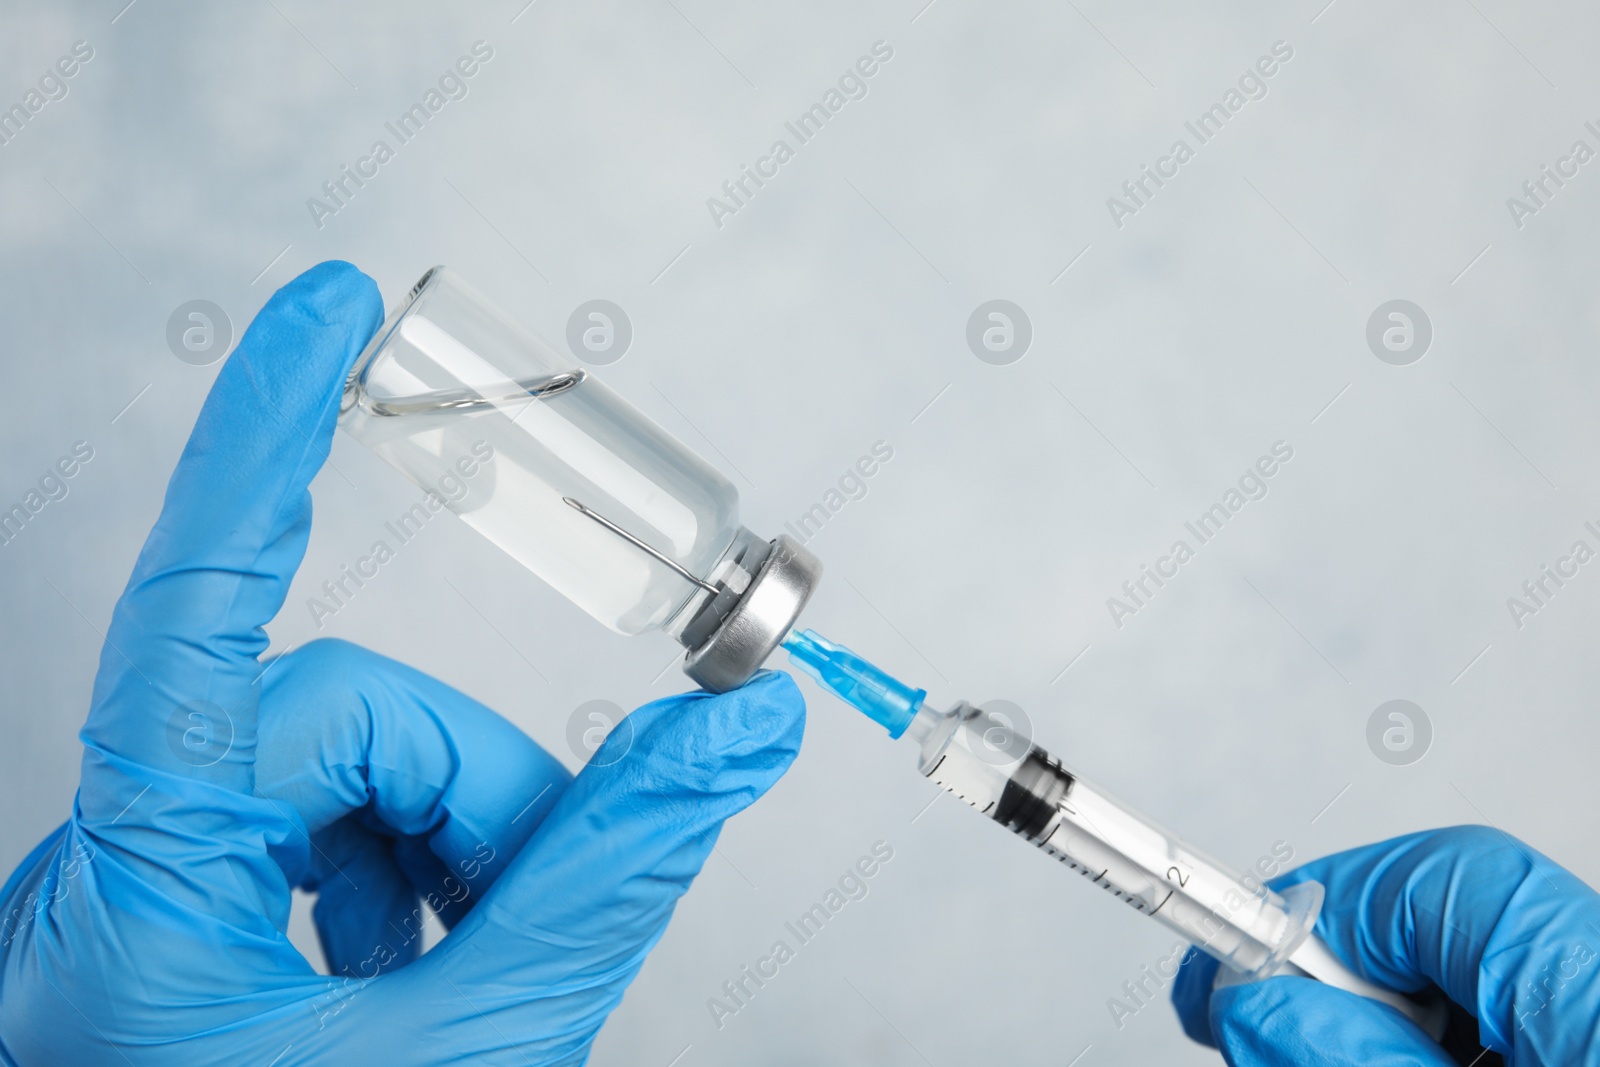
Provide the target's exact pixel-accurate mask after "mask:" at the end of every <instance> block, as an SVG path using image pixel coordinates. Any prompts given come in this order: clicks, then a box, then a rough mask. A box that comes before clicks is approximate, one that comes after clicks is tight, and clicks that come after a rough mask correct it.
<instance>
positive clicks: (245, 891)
mask: <svg viewBox="0 0 1600 1067" xmlns="http://www.w3.org/2000/svg"><path fill="white" fill-rule="evenodd" d="M381 318H382V306H381V303H380V301H379V298H378V293H377V289H376V287H375V286H374V285H373V283H372V282H371V280H370V279H368V278H367V277H366V276H365V275H363V274H361V273H360V272H359V271H357V270H356V269H355V268H354V267H351V266H349V265H348V264H342V263H325V264H322V265H321V266H319V267H316V268H314V269H312V270H310V271H308V272H307V273H305V274H304V275H302V276H300V277H299V278H297V279H296V280H295V281H293V282H291V283H290V284H289V285H287V286H285V287H284V288H283V289H282V290H280V291H279V292H278V293H277V294H276V295H275V296H273V298H272V299H271V300H270V301H269V302H268V304H267V306H266V307H265V308H264V309H263V310H262V312H261V314H260V315H259V316H257V318H256V320H255V322H254V323H252V324H251V326H250V328H249V330H248V331H247V332H246V333H245V335H244V338H243V340H242V341H241V342H240V344H239V348H238V351H237V352H235V353H234V354H233V355H232V356H231V357H230V358H229V360H228V362H227V364H226V365H225V366H224V367H223V368H222V371H221V373H220V374H219V375H218V377H217V381H216V384H215V386H214V387H213V388H212V390H211V395H210V396H209V397H208V398H207V400H206V403H205V406H204V408H203V410H202V411H201V413H200V418H199V421H198V422H197V424H196V425H195V429H194V433H193V435H192V436H191V437H190V440H189V444H188V447H187V448H186V449H185V450H184V453H183V457H182V459H181V460H180V462H179V464H178V468H177V471H176V472H175V473H174V474H173V477H172V481H171V483H170V485H169V487H168V489H167V497H166V503H165V506H164V507H163V509H162V513H161V517H160V519H159V521H158V522H157V523H156V526H155V529H154V530H153V531H152V532H151V534H150V537H149V540H148V541H147V542H146V543H145V547H144V550H143V552H142V553H141V554H140V556H139V560H138V563H137V565H136V566H135V568H134V572H133V576H132V578H131V579H130V580H129V582H128V586H127V589H126V590H125V591H124V592H123V595H122V598H121V600H120V601H119V602H118V603H117V606H116V609H115V611H114V612H113V614H112V619H111V625H110V629H109V631H108V633H107V640H106V642H105V646H104V648H103V649H102V651H101V657H100V668H99V673H98V674H97V676H96V678H95V685H94V693H93V698H92V704H91V707H90V710H89V717H88V722H87V724H86V725H85V726H84V728H83V731H82V735H81V736H82V739H83V743H84V757H83V769H82V781H81V784H80V787H79V790H78V797H77V801H76V803H75V805H74V808H73V812H72V816H71V818H69V819H68V820H67V822H66V824H65V825H63V826H62V827H61V828H60V829H58V830H57V831H56V832H55V833H53V834H52V835H51V836H50V837H49V838H47V839H46V840H45V841H44V842H43V843H42V844H40V845H39V847H38V848H36V849H35V850H34V851H33V853H32V854H31V855H30V856H29V857H28V858H27V859H26V860H25V861H24V862H23V864H22V865H21V867H19V868H18V870H17V872H16V873H15V874H13V875H12V877H11V880H10V881H9V882H8V883H7V884H6V886H5V888H4V889H3V890H0V1063H5V1064H8V1065H10V1064H15V1065H19V1067H32V1065H35V1064H63V1063H70V1064H73V1065H75V1067H84V1065H97V1064H117V1065H127V1064H134V1065H142V1064H163V1065H173V1064H177V1065H184V1064H208V1065H209V1064H220V1063H241V1064H242V1063H253V1064H258V1065H261V1067H266V1065H268V1064H272V1065H273V1067H291V1065H294V1064H320V1063H338V1064H341V1065H343V1064H350V1063H383V1064H402V1065H403V1064H443V1063H457V1062H464V1061H470V1062H473V1063H485V1064H516V1065H520V1067H527V1065H546V1064H558V1063H563V1064H564V1063H577V1062H581V1061H582V1060H583V1059H584V1058H585V1057H586V1056H587V1054H588V1050H589V1046H590V1044H591V1043H592V1042H593V1040H594V1037H595V1034H596V1032H597V1031H598V1029H599V1027H600V1025H601V1024H602V1023H603V1022H604V1021H605V1019H606V1017H607V1015H608V1014H609V1013H610V1012H611V1011H612V1009H614V1008H615V1007H616V1006H617V1004H618V1003H619V1002H620V1001H621V999H622V994H623V991H624V989H625V988H626V987H627V985H628V983H629V982H630V981H631V980H632V979H633V977H634V975H635V974H636V973H637V972H638V970H639V967H640V965H641V964H642V963H643V961H644V957H645V955H646V954H647V953H648V952H649V951H650V949H651V948H652V947H653V946H654V945H655V943H656V941H657V940H658V939H659V938H660V937H661V935H662V932H663V931H664V930H665V928H666V924H667V921H668V919H669V918H670V917H671V914H672V909H673V905H674V903H675V901H676V900H677V898H678V897H679V896H680V895H682V893H683V892H684V890H685V889H686V888H687V887H688V885H689V883H690V882H691V881H692V880H693V878H694V877H695V875H696V874H697V873H698V872H699V870H700V867H701V864H702V863H703V862H704V860H705V858H706V857H707V855H708V854H709V853H710V850H711V847H712V845H713V844H714V842H715V840H716V836H717V832H718V830H719V829H720V827H721V825H722V822H723V820H725V819H727V818H728V817H729V816H731V815H733V814H735V813H736V812H738V811H740V810H742V809H743V808H745V807H746V806H748V805H749V804H750V803H751V802H752V801H754V800H755V799H756V798H757V797H759V796H760V795H761V794H762V793H763V792H765V791H766V790H767V788H768V787H770V786H771V785H772V783H773V782H774V781H776V780H777V778H778V777H779V776H780V775H781V774H782V773H783V772H784V770H785V769H787V767H788V766H789V764H790V762H791V761H792V760H793V759H794V756H795V754H796V752H797V751H798V748H799V744H800V735H801V731H802V728H803V722H804V706H803V704H802V701H801V699H800V695H799V692H798V690H796V689H795V687H794V685H793V683H792V682H790V681H789V679H788V678H787V676H785V675H782V674H764V675H761V676H759V677H757V678H756V679H755V680H754V681H752V682H751V683H749V684H748V685H746V686H745V687H744V688H742V689H740V690H737V691H735V692H732V693H727V694H724V695H721V696H712V695H709V694H705V693H692V694H687V695H684V696H678V697H671V698H668V699H666V700H661V701H657V702H655V703H653V704H649V705H647V706H645V707H643V708H641V709H639V710H638V711H636V712H634V713H633V715H632V716H631V718H630V722H631V723H632V726H633V729H632V731H631V733H632V747H631V750H629V751H628V752H627V754H626V755H625V756H623V757H622V758H615V759H614V757H616V756H617V755H618V753H617V752H616V751H614V750H612V749H611V748H610V747H609V746H613V745H620V744H623V743H625V742H624V741H623V739H622V738H621V737H620V736H619V735H618V734H622V733H626V731H622V732H618V734H613V736H612V737H611V738H610V739H608V741H607V743H606V746H607V747H602V748H601V750H600V753H599V754H597V758H596V759H595V760H594V761H592V762H591V764H590V765H589V766H588V767H586V768H585V769H584V770H583V771H582V772H581V773H580V774H579V775H578V776H577V777H576V778H572V777H571V776H570V775H569V774H568V773H567V772H566V771H565V770H564V769H563V768H562V766H561V765H560V763H558V762H557V761H556V760H555V759H554V758H553V757H551V756H550V755H549V754H547V753H546V752H545V751H544V750H543V749H541V748H540V747H539V746H538V745H536V744H535V743H534V742H533V741H531V740H529V739H528V737H526V736H525V735H524V734H522V733H521V732H520V731H518V730H517V729H516V728H515V727H513V726H512V725H511V724H509V723H508V722H506V721H505V720H503V719H501V718H500V717H499V716H497V715H496V714H495V713H494V712H492V711H490V710H489V709H488V708H486V707H484V706H483V705H481V704H478V703H477V702H476V701H473V700H471V699H470V698H468V697H466V696H464V695H463V694H461V693H459V692H456V691H455V690H453V689H451V688H449V687H448V686H446V685H444V684H442V683H440V682H438V681H435V680H434V679H432V678H429V677H427V676H425V675H423V674H420V673H418V672H417V671H414V670H412V669H410V668H408V667H406V666H404V665H402V664H399V663H395V662H393V661H391V660H388V659H385V658H384V657H382V656H379V655H376V654H374V653H371V652H368V651H366V650H364V649H361V648H358V647H355V646H353V645H348V644H345V643H342V642H333V641H323V642H316V643H313V644H311V645H307V646H306V647H304V648H302V649H300V650H298V651H296V652H294V653H291V654H290V655H288V656H285V657H282V658H281V659H279V660H277V661H276V662H274V663H272V664H270V665H264V664H262V663H261V662H259V661H258V659H257V657H258V656H260V655H261V653H262V652H264V651H265V649H266V647H267V639H266V636H265V634H264V633H263V630H262V627H263V626H264V625H265V624H266V623H267V622H268V621H269V620H270V619H272V617H273V616H274V615H276V614H277V612H278V609H279V608H280V607H281V606H282V604H283V601H284V597H285V595H286V594H287V591H288V587H289V582H290V579H291V578H292V577H293V575H294V572H295V570H296V568H297V567H298V566H299V564H300V561H301V558H302V557H303V555H304V552H305V547H306V540H307V537H308V535H309V531H310V525H311V497H310V493H309V491H308V488H307V487H308V485H309V483H310V481H311V478H312V476H313V475H315V474H316V472H317V470H318V468H320V467H321V465H322V462H323V459H324V457H325V456H326V454H327V452H328V448H329V445H330V442H331V440H332V437H333V431H334V420H335V418H336V416H337V413H338V406H339V397H340V393H341V390H342V387H343V383H344V380H345V375H346V374H347V372H348V371H349V368H350V366H351V364H352V363H353V361H354V360H355V358H356V356H357V355H358V354H359V352H360V351H361V349H362V348H363V347H364V345H365V344H366V342H367V339H368V338H369V337H370V336H371V335H372V333H373V331H374V330H375V329H376V328H377V326H378V324H379V321H380V319H381ZM264 671H265V673H263V672H264ZM297 886H303V887H306V888H309V889H315V890H317V891H318V893H319V899H318V903H317V907H316V912H315V918H316V923H317V928H318V932H319V934H320V936H321V938H322V943H323V946H324V949H325V951H326V954H327V957H328V960H329V963H330V967H331V969H332V971H333V976H331V977H330V976H323V975H318V974H316V973H315V972H314V971H313V970H312V968H311V966H310V965H309V964H308V963H307V962H306V961H305V959H304V958H303V957H301V955H300V954H299V953H298V952H297V951H296V950H295V949H294V947H293V946H292V945H291V944H290V943H289V940H288V938H287V937H286V936H285V933H284V931H285V927H286V925H287V923H288V918H289V906H290V891H291V889H292V888H294V887H297ZM424 899H425V900H427V901H428V902H429V904H430V905H431V906H433V907H434V908H435V910H437V911H439V912H440V914H441V918H442V919H443V920H444V922H445V924H446V925H447V926H450V927H452V929H451V932H450V933H449V934H448V935H447V936H446V937H445V938H444V940H443V941H442V942H441V943H440V944H439V945H438V946H437V947H436V948H435V949H434V950H432V951H430V952H428V953H427V954H426V955H422V956H420V957H419V947H420V945H419V942H420V937H419V933H420V927H421V926H422V924H423V922H424V919H423V916H424V914H425V913H424V912H423V911H422V910H421V909H420V906H419V902H420V901H421V900H424Z"/></svg>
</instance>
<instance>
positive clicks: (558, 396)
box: [339, 267, 767, 647]
mask: <svg viewBox="0 0 1600 1067" xmlns="http://www.w3.org/2000/svg"><path fill="white" fill-rule="evenodd" d="M339 419H340V425H341V426H342V427H343V428H344V429H346V430H347V431H349V433H350V434H351V435H352V436H354V437H355V438H357V439H358V440H360V441H361V442H362V443H363V444H365V445H366V446H367V447H369V448H371V449H372V450H373V451H374V452H376V453H377V454H378V455H380V456H382V457H383V458H384V459H385V460H387V461H388V462H389V463H391V464H392V465H393V466H395V467H396V468H398V469H399V470H400V471H401V472H402V473H404V474H405V475H406V476H407V477H409V478H410V479H411V480H412V481H414V482H416V483H417V485H419V486H420V487H422V488H423V489H425V490H428V491H430V492H434V493H437V494H438V495H439V496H440V497H441V498H442V499H443V501H444V503H445V505H446V506H448V507H449V508H450V509H451V510H453V511H455V512H456V513H457V514H458V515H460V516H461V518H462V519H464V520H465V521H466V522H467V523H468V524H469V525H471V526H472V527H473V528H474V529H476V530H477V531H478V532H479V533H481V534H483V535H484V536H485V537H487V538H488V539H489V540H490V541H492V542H494V543H495V544H496V545H498V546H499V547H500V548H501V549H503V550H504V551H505V552H506V553H507V554H509V555H510V556H511V557H512V558H513V559H515V560H516V561H517V562H519V563H521V564H522V565H523V566H525V567H527V568H528V569H529V570H531V571H533V572H534V573H535V574H537V575H538V576H539V577H540V578H542V579H544V580H545V581H546V582H547V583H549V584H550V585H551V586H552V587H554V588H555V589H556V590H557V591H558V592H560V593H561V594H562V595H564V596H566V597H567V598H568V599H569V600H571V601H572V602H573V603H575V604H577V605H578V606H579V607H581V608H583V610H585V611H587V612H588V613H589V614H590V615H592V616H594V617H595V618H596V619H597V620H599V621H600V622H602V623H604V624H605V625H606V626H608V627H610V628H611V629H612V630H615V631H617V632H618V633H622V634H639V633H645V632H647V631H650V630H655V629H665V630H666V631H667V632H668V633H670V634H671V635H672V636H674V637H676V638H678V639H679V640H680V641H685V643H689V642H688V641H686V640H685V638H686V636H687V635H686V634H685V631H686V630H690V629H693V628H694V627H695V626H697V625H698V626H699V627H700V628H701V629H707V628H709V626H710V622H707V621H706V619H705V618H704V617H705V616H708V615H710V614H711V613H708V612H705V611H702V608H703V607H705V606H706V605H708V604H710V603H711V602H712V601H714V600H716V599H717V594H718V593H719V592H721V591H723V590H724V588H725V586H732V587H733V588H727V589H726V592H727V594H728V595H729V596H734V597H736V596H737V594H738V593H740V592H742V591H743V588H744V586H745V585H746V584H747V583H748V578H749V574H750V572H751V570H752V568H753V567H754V566H755V565H758V564H759V562H760V559H761V558H763V557H764V556H765V555H766V554H767V545H766V543H765V542H764V541H761V540H760V539H758V538H756V537H755V536H754V535H753V534H751V533H750V531H748V530H746V529H744V527H742V526H741V525H740V524H739V494H738V491H737V490H736V489H735V488H734V486H733V484H732V483H731V482H729V481H728V479H727V478H725V477H724V476H723V475H722V474H721V473H720V472H718V471H717V470H716V469H714V468H713V467H711V466H710V465H709V464H707V463H706V462H705V461H704V460H702V459H701V458H700V457H699V456H697V455H695V454H694V453H693V452H691V451H690V450H689V449H688V448H686V447H685V446H684V445H683V444H682V443H680V442H679V441H678V440H677V439H676V438H674V437H673V436H672V435H670V434H668V433H667V432H666V431H665V430H663V429H662V428H661V427H659V426H657V425H656V424H655V423H654V422H652V421H650V419H648V418H647V417H646V416H645V415H644V414H643V413H642V412H640V411H639V410H638V409H636V408H634V407H633V406H632V405H631V404H629V403H628V402H627V401H626V400H624V399H623V398H622V397H621V396H619V395H618V394H616V393H615V392H613V391H612V390H611V389H610V388H608V387H607V386H606V385H605V384H604V383H602V382H601V381H599V380H598V379H597V378H596V377H594V375H592V374H589V373H588V372H587V371H585V370H584V369H583V368H581V367H580V366H578V364H577V363H576V362H575V361H574V360H573V359H571V358H570V357H567V356H565V355H563V354H562V353H560V352H559V351H557V350H556V349H555V348H553V347H552V346H551V345H549V344H547V343H546V342H545V341H543V340H542V339H540V338H539V337H537V336H535V335H534V334H532V333H530V332H528V331H527V330H525V329H523V328H522V327H521V326H519V325H517V324H516V323H514V322H512V321H511V320H510V319H509V318H507V317H506V316H505V315H504V314H503V313H501V312H500V311H499V310H498V309H497V308H495V307H494V306H493V305H492V304H491V303H490V302H489V301H488V300H487V299H486V298H485V297H484V296H482V295H481V294H480V293H478V292H477V290H475V289H473V288H471V287H470V286H468V285H466V284H465V283H464V282H462V281H461V280H460V279H459V278H458V277H456V275H455V274H453V273H452V272H450V271H448V270H445V269H444V268H441V267H435V268H434V269H433V270H430V271H429V272H428V273H427V274H425V275H423V277H422V280H421V281H419V282H418V283H417V285H416V287H415V288H414V289H413V290H412V292H411V295H410V298H409V299H408V300H407V301H406V302H405V303H403V304H402V305H401V307H400V308H399V309H397V310H396V311H395V312H394V313H393V314H391V315H390V316H389V318H388V320H387V321H386V322H385V323H384V324H383V327H382V328H381V329H380V330H379V331H378V333H377V335H376V336H375V337H374V338H373V339H372V342H371V344H369V345H368V346H367V349H366V351H365V352H363V353H362V355H361V357H360V358H359V359H358V360H357V361H356V364H355V367H354V369H353V370H352V371H351V374H350V379H349V381H348V382H347V384H346V388H345V395H344V399H343V402H342V405H341V411H340V416H339ZM579 505H581V507H580V506H579ZM602 520H604V521H602ZM630 537H631V538H632V539H636V541H637V542H639V543H635V541H634V540H630ZM658 556H659V557H662V558H657V557H658ZM667 561H670V562H667ZM741 563H742V566H741ZM697 620H699V621H698V622H697ZM712 621H715V620H714V619H713V620H712ZM697 636H703V635H697ZM690 647H693V645H692V644H691V646H690Z"/></svg>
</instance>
